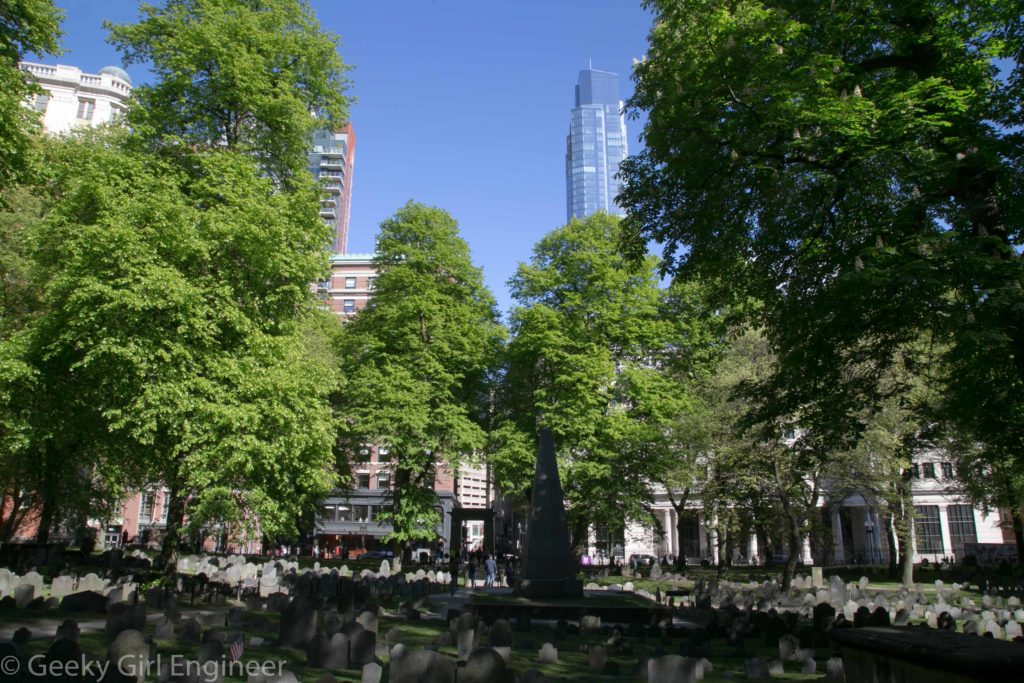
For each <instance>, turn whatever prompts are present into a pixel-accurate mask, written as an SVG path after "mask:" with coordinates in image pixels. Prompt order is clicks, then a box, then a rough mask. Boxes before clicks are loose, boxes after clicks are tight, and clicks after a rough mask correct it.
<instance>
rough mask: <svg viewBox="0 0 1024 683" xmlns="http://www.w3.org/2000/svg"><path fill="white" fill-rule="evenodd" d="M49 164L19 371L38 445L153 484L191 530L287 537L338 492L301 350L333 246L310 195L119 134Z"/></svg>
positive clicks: (328, 368) (76, 147) (72, 148)
mask: <svg viewBox="0 0 1024 683" xmlns="http://www.w3.org/2000/svg"><path fill="white" fill-rule="evenodd" d="M50 151H51V154H50V156H49V157H48V159H47V168H48V169H49V172H50V174H51V176H50V178H49V179H48V184H47V186H48V187H49V188H51V192H52V193H53V195H52V198H53V200H54V202H53V204H52V209H51V210H50V211H49V213H48V215H47V216H46V219H45V220H44V221H43V222H42V224H41V226H40V229H39V234H38V236H37V237H36V239H35V244H36V245H37V246H38V248H37V250H36V252H35V254H34V260H35V264H36V267H37V268H38V269H39V272H40V273H45V278H43V277H42V276H41V279H43V280H44V282H43V286H42V299H43V307H44V310H45V314H44V315H41V316H39V317H38V319H36V320H34V321H33V322H32V323H31V325H29V326H28V327H27V328H26V332H25V336H26V342H25V343H26V348H25V351H24V354H23V356H22V357H23V358H24V359H25V361H26V362H27V363H29V365H30V366H31V367H32V368H33V370H34V372H35V373H36V380H35V381H36V388H35V391H37V392H41V393H40V394H39V396H40V399H42V398H45V399H46V400H47V401H52V405H53V407H52V408H51V409H49V410H43V411H42V412H41V415H42V416H45V417H46V418H47V421H45V422H44V424H50V425H51V426H50V429H51V430H52V432H53V433H52V434H50V435H49V436H47V435H46V434H45V433H43V432H42V431H41V428H42V426H43V425H40V428H39V429H37V430H36V431H35V433H34V443H35V446H34V447H35V448H40V447H42V446H44V445H48V444H54V446H52V447H54V448H56V447H59V448H61V449H62V450H61V452H62V453H69V454H77V457H81V458H83V460H82V464H83V465H84V464H96V465H97V468H96V471H101V472H102V473H103V475H104V476H105V477H109V476H112V475H113V474H117V473H121V474H123V477H122V478H121V481H122V483H123V481H125V480H127V481H131V482H133V483H134V484H135V485H138V484H139V483H140V482H141V483H145V482H152V483H154V484H156V483H162V484H164V485H166V486H168V488H170V489H171V491H172V493H173V495H175V496H177V497H178V498H180V499H181V500H183V501H186V508H185V511H186V513H187V515H188V519H189V522H190V523H191V524H193V525H201V524H204V523H210V522H219V523H227V524H235V525H240V526H245V527H248V528H249V530H252V529H253V527H254V526H255V525H256V524H257V523H258V524H259V529H260V530H261V531H262V532H264V533H275V532H278V531H282V530H287V529H289V528H290V527H291V525H292V524H293V523H294V519H295V517H296V516H297V515H298V513H299V512H301V511H302V510H303V509H304V508H305V507H308V506H309V505H311V504H312V503H313V502H314V501H315V500H316V498H317V497H318V496H320V495H323V494H324V493H325V492H326V491H327V490H328V489H329V488H330V487H331V486H332V485H333V483H334V475H333V453H332V446H333V441H334V430H333V422H332V416H331V412H330V407H329V404H328V403H327V394H328V392H329V391H331V389H332V388H333V385H334V382H335V380H334V369H333V366H332V364H331V363H329V362H325V361H324V359H322V358H316V357H312V356H310V355H309V354H307V346H308V344H307V341H306V336H307V329H308V326H307V324H306V323H305V321H306V320H307V319H308V318H309V317H310V316H311V315H312V311H313V304H314V302H313V299H312V296H311V294H310V291H309V286H308V283H309V282H311V281H314V280H316V279H317V278H318V277H320V275H321V273H322V272H323V271H324V267H325V262H324V254H323V251H322V247H321V245H322V244H324V243H325V241H326V238H327V234H326V233H327V229H326V228H325V227H324V225H323V223H322V221H320V220H319V216H318V211H317V206H318V202H317V196H316V194H315V192H314V191H313V190H312V189H310V190H309V191H307V192H292V193H282V192H279V191H277V190H276V189H275V187H274V184H273V182H272V181H271V180H270V179H268V178H267V177H265V176H264V175H263V174H261V173H260V171H259V169H258V168H257V166H256V165H255V164H254V163H252V161H251V160H250V159H249V158H248V157H246V156H244V155H240V154H238V153H235V152H232V151H228V150H219V151H212V152H196V153H193V154H192V155H191V156H190V157H189V159H188V162H189V163H188V167H187V168H185V169H184V170H183V169H182V167H181V165H180V164H179V163H178V162H179V161H180V160H179V159H173V160H170V161H161V160H159V159H156V158H154V157H152V156H151V155H148V154H146V153H143V152H138V151H133V150H132V149H128V148H126V147H125V146H124V145H123V144H121V140H120V134H104V133H97V134H95V136H90V137H86V138H83V139H70V140H66V141H55V142H53V143H52V144H51V145H50ZM196 169H200V170H201V172H199V173H196V174H195V175H193V174H192V172H193V171H194V170H196ZM58 396H59V397H62V398H58ZM31 405H33V406H35V407H37V408H40V409H43V408H45V403H44V402H42V401H41V400H40V401H39V402H34V403H33V404H31ZM65 441H67V442H68V443H65ZM87 454H92V459H90V458H87V457H84V456H85V455H87ZM97 458H100V459H97ZM100 463H102V464H103V467H102V468H99V467H98V464H100ZM65 466H68V465H65ZM51 477H52V473H51ZM173 523H174V521H173V520H172V524H173Z"/></svg>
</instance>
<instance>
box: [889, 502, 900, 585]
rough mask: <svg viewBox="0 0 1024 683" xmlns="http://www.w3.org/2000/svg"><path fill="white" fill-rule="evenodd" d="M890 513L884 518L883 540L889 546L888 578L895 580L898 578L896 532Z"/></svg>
mask: <svg viewBox="0 0 1024 683" xmlns="http://www.w3.org/2000/svg"><path fill="white" fill-rule="evenodd" d="M894 527H895V522H894V520H893V514H892V512H889V513H888V514H886V516H885V540H886V542H887V543H888V544H889V578H890V579H893V580H894V581H895V580H896V578H897V577H899V575H900V573H899V565H898V564H897V562H898V558H897V552H898V551H897V547H896V532H895V530H894Z"/></svg>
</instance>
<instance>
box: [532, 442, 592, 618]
mask: <svg viewBox="0 0 1024 683" xmlns="http://www.w3.org/2000/svg"><path fill="white" fill-rule="evenodd" d="M531 505H532V509H531V511H530V526H529V528H528V529H527V531H526V548H525V551H524V555H525V557H524V558H523V565H522V574H521V576H519V580H518V581H516V594H517V595H521V596H523V597H527V598H578V597H581V596H582V595H583V582H581V581H580V580H579V579H577V578H576V562H575V561H574V560H573V556H572V546H571V545H570V544H569V527H568V526H566V524H565V504H564V502H563V500H562V482H561V480H560V479H559V478H558V462H557V461H556V460H555V437H554V436H553V435H552V434H551V430H550V429H542V430H541V431H540V446H539V448H538V449H537V469H536V471H535V472H534V475H533V493H532V495H531Z"/></svg>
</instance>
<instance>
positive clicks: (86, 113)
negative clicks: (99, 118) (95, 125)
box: [78, 97, 96, 121]
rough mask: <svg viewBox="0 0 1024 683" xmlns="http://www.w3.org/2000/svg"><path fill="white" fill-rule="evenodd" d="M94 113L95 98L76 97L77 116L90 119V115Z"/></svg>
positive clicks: (86, 119) (85, 119) (84, 119)
mask: <svg viewBox="0 0 1024 683" xmlns="http://www.w3.org/2000/svg"><path fill="white" fill-rule="evenodd" d="M95 113H96V100H87V99H85V98H82V97H80V98H78V118H80V119H82V120H83V121H92V115H93V114H95Z"/></svg>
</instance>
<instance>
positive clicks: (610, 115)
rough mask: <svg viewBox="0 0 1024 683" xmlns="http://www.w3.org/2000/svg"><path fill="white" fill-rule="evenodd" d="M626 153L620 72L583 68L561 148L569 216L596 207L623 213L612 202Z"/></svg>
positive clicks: (593, 210)
mask: <svg viewBox="0 0 1024 683" xmlns="http://www.w3.org/2000/svg"><path fill="white" fill-rule="evenodd" d="M627 153H628V151H627V149H626V117H625V115H624V114H623V112H622V100H620V99H619V76H618V74H613V73H610V72H608V71H598V70H596V69H583V70H581V71H580V77H579V82H578V83H577V84H576V106H575V107H573V108H572V111H571V112H570V113H569V136H568V138H567V139H566V150H565V189H566V204H567V213H568V218H569V220H572V219H573V218H583V217H584V216H589V215H590V214H592V213H596V212H598V211H607V212H608V213H613V214H618V215H620V216H621V215H622V214H623V213H624V212H623V211H622V209H620V208H619V207H618V206H617V205H616V204H615V197H616V195H618V194H619V181H618V179H617V178H616V177H615V176H616V175H617V174H618V172H619V163H621V162H622V161H623V160H624V159H625V158H626V154H627Z"/></svg>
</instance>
